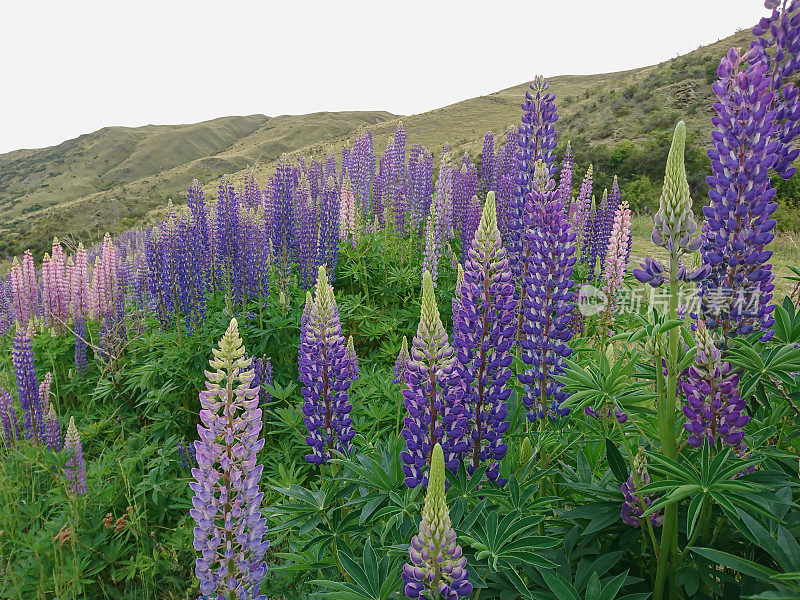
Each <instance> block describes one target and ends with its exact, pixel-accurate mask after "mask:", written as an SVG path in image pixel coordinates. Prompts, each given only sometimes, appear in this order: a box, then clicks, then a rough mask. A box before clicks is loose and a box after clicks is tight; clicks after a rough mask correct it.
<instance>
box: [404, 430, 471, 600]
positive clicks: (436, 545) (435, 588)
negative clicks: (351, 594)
mask: <svg viewBox="0 0 800 600" xmlns="http://www.w3.org/2000/svg"><path fill="white" fill-rule="evenodd" d="M431 454H432V456H431V468H430V481H429V484H428V491H427V492H426V494H425V504H424V505H423V507H422V520H421V521H420V523H419V533H417V535H415V536H414V537H413V538H412V539H411V545H410V546H409V548H408V557H409V559H410V561H411V562H410V563H406V564H405V565H403V573H402V575H401V576H402V578H403V583H404V584H405V585H404V589H403V591H404V592H405V594H406V596H407V597H408V598H412V599H415V598H421V599H423V600H435V599H436V598H445V599H446V600H457V598H459V597H460V596H468V595H469V594H470V593H471V592H472V584H471V583H470V582H469V571H467V570H466V568H465V567H466V566H467V558H466V557H465V556H463V555H462V552H461V546H459V545H458V541H457V539H456V532H455V530H454V529H453V525H452V523H451V522H450V509H449V508H448V507H447V497H446V496H445V470H444V468H445V462H444V452H443V451H442V447H441V445H440V444H436V445H435V446H434V448H433V451H432V453H431Z"/></svg>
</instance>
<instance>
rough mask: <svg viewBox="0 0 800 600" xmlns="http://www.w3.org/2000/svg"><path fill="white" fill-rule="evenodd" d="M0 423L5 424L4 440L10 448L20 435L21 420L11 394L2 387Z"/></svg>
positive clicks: (0, 390) (0, 394) (0, 392)
mask: <svg viewBox="0 0 800 600" xmlns="http://www.w3.org/2000/svg"><path fill="white" fill-rule="evenodd" d="M0 423H2V425H3V441H4V443H5V445H6V447H7V448H10V447H11V446H12V445H13V444H14V443H15V442H16V440H18V439H20V437H19V421H18V420H17V411H16V410H14V405H13V403H12V401H11V394H9V393H8V392H7V391H5V390H4V389H0Z"/></svg>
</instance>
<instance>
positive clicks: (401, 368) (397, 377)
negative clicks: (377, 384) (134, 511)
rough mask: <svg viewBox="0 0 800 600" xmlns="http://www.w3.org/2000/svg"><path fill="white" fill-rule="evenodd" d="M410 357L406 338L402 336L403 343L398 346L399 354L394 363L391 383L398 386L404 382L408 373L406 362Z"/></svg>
mask: <svg viewBox="0 0 800 600" xmlns="http://www.w3.org/2000/svg"><path fill="white" fill-rule="evenodd" d="M409 360H411V356H410V355H409V353H408V338H407V337H406V336H403V341H402V343H401V344H400V352H399V353H398V354H397V360H395V361H394V377H393V378H392V382H393V383H396V384H398V385H400V386H402V385H403V384H405V382H406V373H407V372H408V361H409Z"/></svg>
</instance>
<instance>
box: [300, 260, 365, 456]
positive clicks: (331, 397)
mask: <svg viewBox="0 0 800 600" xmlns="http://www.w3.org/2000/svg"><path fill="white" fill-rule="evenodd" d="M299 371H300V382H301V383H302V386H303V387H302V393H303V399H304V400H305V403H304V404H303V415H304V417H303V422H304V423H305V424H306V427H308V436H307V437H306V443H307V444H308V445H309V446H310V447H311V454H307V455H306V460H307V461H308V462H310V463H313V464H323V463H326V462H328V460H329V459H330V458H331V457H332V455H331V452H332V451H334V450H335V451H337V452H341V453H346V452H349V451H350V441H351V440H352V439H353V437H354V436H355V430H354V429H353V418H352V417H351V416H350V411H351V410H352V409H353V407H352V405H351V404H350V400H349V397H348V390H349V389H350V384H351V380H350V378H349V375H350V369H349V362H348V360H347V348H346V344H345V340H344V337H343V336H342V325H341V322H340V321H339V309H338V307H337V306H336V299H335V298H334V296H333V288H332V287H331V286H330V285H329V284H328V276H327V273H326V271H325V267H324V266H323V267H320V268H319V275H318V276H317V287H316V290H315V293H314V300H313V303H312V304H311V307H310V313H309V315H308V321H307V323H306V325H305V327H304V328H303V330H302V331H301V332H300V348H299Z"/></svg>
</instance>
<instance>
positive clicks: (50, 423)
mask: <svg viewBox="0 0 800 600" xmlns="http://www.w3.org/2000/svg"><path fill="white" fill-rule="evenodd" d="M48 375H50V373H48ZM45 428H46V429H47V447H48V448H49V449H50V450H53V451H54V452H58V451H59V450H61V448H62V447H63V446H64V442H63V440H62V439H61V423H59V421H58V415H57V414H56V409H55V407H53V404H52V403H51V404H50V408H49V410H48V411H47V417H46V423H45Z"/></svg>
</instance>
